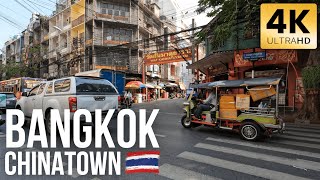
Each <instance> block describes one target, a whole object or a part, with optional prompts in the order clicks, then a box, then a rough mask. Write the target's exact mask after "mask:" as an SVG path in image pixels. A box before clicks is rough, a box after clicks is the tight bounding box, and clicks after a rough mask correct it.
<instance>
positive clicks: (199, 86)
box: [190, 82, 212, 89]
mask: <svg viewBox="0 0 320 180" xmlns="http://www.w3.org/2000/svg"><path fill="white" fill-rule="evenodd" d="M210 83H212V82H208V83H201V84H190V88H195V89H205V88H210V87H209V84H210Z"/></svg>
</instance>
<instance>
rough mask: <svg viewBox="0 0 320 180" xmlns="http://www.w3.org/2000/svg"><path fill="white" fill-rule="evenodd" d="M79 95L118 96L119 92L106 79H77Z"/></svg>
mask: <svg viewBox="0 0 320 180" xmlns="http://www.w3.org/2000/svg"><path fill="white" fill-rule="evenodd" d="M76 89H77V94H89V95H90V94H92V95H99V94H102V95H105V94H112V95H116V94H118V93H117V90H116V89H115V88H114V87H113V86H112V84H111V83H110V82H109V81H107V80H105V79H93V78H76Z"/></svg>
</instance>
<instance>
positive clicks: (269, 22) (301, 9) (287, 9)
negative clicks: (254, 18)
mask: <svg viewBox="0 0 320 180" xmlns="http://www.w3.org/2000/svg"><path fill="white" fill-rule="evenodd" d="M260 29H261V32H260V34H261V36H260V46H261V48H262V49H316V48H317V5H316V4H311V3H294V4H292V3H285V4H284V3H272V4H271V3H263V4H262V5H261V12H260Z"/></svg>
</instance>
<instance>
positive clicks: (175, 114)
mask: <svg viewBox="0 0 320 180" xmlns="http://www.w3.org/2000/svg"><path fill="white" fill-rule="evenodd" d="M132 110H133V111H138V110H139V109H132ZM146 112H147V113H152V111H146ZM158 114H167V115H174V116H183V115H184V113H168V112H161V111H159V113H158Z"/></svg>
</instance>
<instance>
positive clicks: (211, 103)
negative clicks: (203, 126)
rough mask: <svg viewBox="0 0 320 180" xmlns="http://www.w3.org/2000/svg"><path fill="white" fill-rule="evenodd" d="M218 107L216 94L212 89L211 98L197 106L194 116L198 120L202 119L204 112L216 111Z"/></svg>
mask: <svg viewBox="0 0 320 180" xmlns="http://www.w3.org/2000/svg"><path fill="white" fill-rule="evenodd" d="M216 106H217V101H216V94H215V93H214V91H213V90H212V89H210V90H209V96H208V97H207V99H206V100H203V101H202V103H201V104H199V105H198V106H197V108H196V110H195V111H194V115H195V117H196V118H198V119H200V118H201V114H202V111H209V110H211V109H212V110H213V111H215V107H216ZM213 108H214V109H213Z"/></svg>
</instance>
